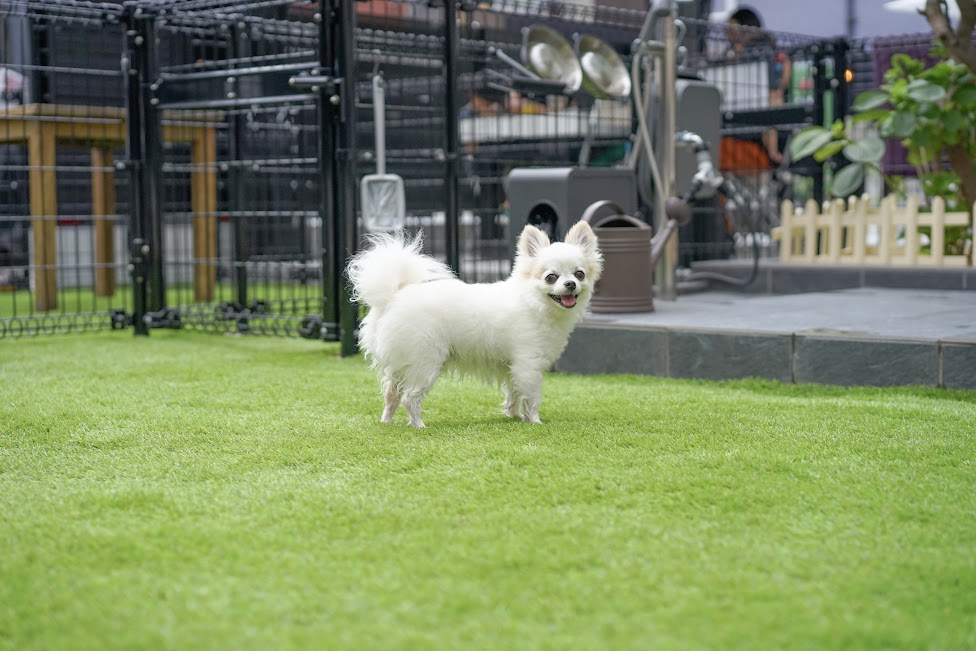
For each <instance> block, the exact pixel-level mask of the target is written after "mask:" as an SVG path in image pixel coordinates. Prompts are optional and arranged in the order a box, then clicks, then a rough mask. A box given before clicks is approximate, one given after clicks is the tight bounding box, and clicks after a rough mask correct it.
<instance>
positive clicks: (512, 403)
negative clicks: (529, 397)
mask: <svg viewBox="0 0 976 651" xmlns="http://www.w3.org/2000/svg"><path fill="white" fill-rule="evenodd" d="M502 388H503V389H504V391H505V403H504V404H503V405H502V409H503V410H504V412H505V415H506V416H508V417H509V418H519V417H521V415H522V413H521V408H522V398H521V396H519V394H517V393H516V392H515V390H514V389H513V388H512V382H511V380H509V381H507V382H505V384H504V385H503V387H502Z"/></svg>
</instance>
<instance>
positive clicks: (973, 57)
mask: <svg viewBox="0 0 976 651" xmlns="http://www.w3.org/2000/svg"><path fill="white" fill-rule="evenodd" d="M957 4H958V5H959V24H958V25H956V29H954V30H953V29H952V23H950V22H949V16H948V12H947V10H946V5H945V2H944V1H943V0H925V8H924V9H921V10H920V13H921V14H922V15H924V16H925V19H926V20H928V21H929V25H931V26H932V32H933V33H934V34H935V36H936V38H938V39H939V40H940V41H942V44H943V45H945V48H946V51H947V52H948V53H949V56H950V57H952V58H953V59H955V60H956V61H958V62H959V63H964V64H966V66H968V67H969V69H970V70H972V71H973V72H976V47H973V28H974V27H976V0H958V2H957Z"/></svg>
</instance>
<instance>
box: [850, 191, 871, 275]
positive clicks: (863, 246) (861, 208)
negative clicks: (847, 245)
mask: <svg viewBox="0 0 976 651" xmlns="http://www.w3.org/2000/svg"><path fill="white" fill-rule="evenodd" d="M867 209H868V195H867V194H864V195H862V196H861V198H860V199H858V198H857V197H851V208H850V210H851V212H853V213H854V234H853V240H854V262H855V263H857V264H864V259H865V258H866V257H867V237H868V220H867Z"/></svg>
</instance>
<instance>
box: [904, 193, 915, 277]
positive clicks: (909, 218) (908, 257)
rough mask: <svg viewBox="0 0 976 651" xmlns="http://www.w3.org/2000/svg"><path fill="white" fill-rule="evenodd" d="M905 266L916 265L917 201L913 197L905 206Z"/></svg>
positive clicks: (909, 198)
mask: <svg viewBox="0 0 976 651" xmlns="http://www.w3.org/2000/svg"><path fill="white" fill-rule="evenodd" d="M905 264H907V265H909V266H912V267H914V266H915V265H917V264H918V199H917V198H916V197H915V196H914V195H913V196H910V197H908V204H907V205H906V206H905Z"/></svg>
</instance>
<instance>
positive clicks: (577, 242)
mask: <svg viewBox="0 0 976 651" xmlns="http://www.w3.org/2000/svg"><path fill="white" fill-rule="evenodd" d="M566 244H572V245H573V246H578V247H579V248H581V249H583V253H584V254H585V255H586V256H587V257H592V256H593V255H595V254H596V234H595V233H594V232H593V229H592V228H590V225H589V224H588V223H586V222H584V221H578V222H576V223H575V224H574V225H573V227H572V228H570V229H569V232H568V233H566Z"/></svg>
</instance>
